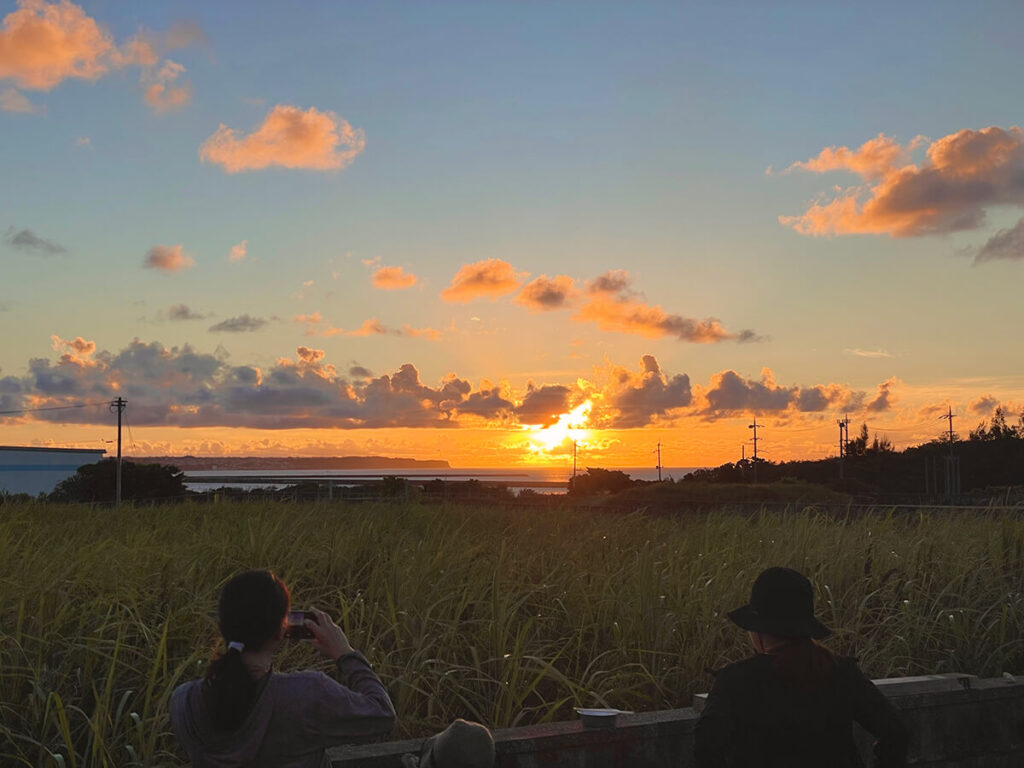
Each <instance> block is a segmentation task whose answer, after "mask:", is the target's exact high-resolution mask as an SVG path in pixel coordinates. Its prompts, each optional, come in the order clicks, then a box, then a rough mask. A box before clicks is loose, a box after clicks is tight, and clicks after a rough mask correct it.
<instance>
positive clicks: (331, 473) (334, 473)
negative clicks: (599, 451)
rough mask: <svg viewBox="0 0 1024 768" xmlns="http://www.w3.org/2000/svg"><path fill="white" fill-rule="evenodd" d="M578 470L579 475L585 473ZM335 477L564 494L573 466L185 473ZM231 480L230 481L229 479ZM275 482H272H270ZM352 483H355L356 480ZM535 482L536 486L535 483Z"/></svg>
mask: <svg viewBox="0 0 1024 768" xmlns="http://www.w3.org/2000/svg"><path fill="white" fill-rule="evenodd" d="M607 469H613V470H617V471H619V472H625V473H626V474H627V475H629V476H630V477H631V478H633V479H634V480H657V479H658V470H657V468H656V467H607ZM695 469H700V467H662V468H661V476H662V478H663V479H666V480H667V479H675V480H678V479H679V478H681V477H683V475H685V474H687V473H688V472H693V471H694V470H695ZM583 471H584V470H579V471H578V474H583ZM314 477H315V478H316V479H319V480H328V479H331V480H334V479H336V484H337V485H345V484H346V483H345V479H346V478H350V479H352V480H367V479H379V478H384V477H405V478H408V479H410V480H413V479H415V480H417V481H425V480H451V481H459V480H462V481H464V480H481V481H486V482H490V483H509V485H511V486H514V487H515V488H517V489H524V488H533V489H534V490H536V491H538V492H539V493H565V491H566V488H565V484H567V483H568V482H569V479H570V477H572V468H571V467H568V468H567V467H551V466H546V467H512V468H494V467H488V468H479V467H477V468H473V467H469V468H466V467H451V468H448V469H405V470H403V469H377V470H374V469H316V470H308V469H227V470H219V469H209V470H189V471H186V472H185V485H186V487H187V488H188V489H189V490H191V491H205V490H210V489H212V488H220V487H224V486H228V487H236V488H261V487H274V488H283V487H285V486H286V485H287V484H288V483H289V482H297V481H298V480H299V479H312V478H314ZM245 478H254V479H255V478H259V480H260V482H253V483H247V482H244V480H245ZM226 481H230V482H226ZM268 481H272V482H268ZM550 483H559V484H561V487H551V486H550V485H548V484H550ZM352 484H353V485H355V484H356V483H355V482H353V483H352ZM534 484H536V485H534Z"/></svg>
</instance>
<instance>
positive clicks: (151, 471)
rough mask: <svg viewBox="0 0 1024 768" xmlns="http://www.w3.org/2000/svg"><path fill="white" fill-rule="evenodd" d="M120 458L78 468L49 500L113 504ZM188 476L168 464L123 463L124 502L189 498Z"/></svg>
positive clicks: (122, 494)
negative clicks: (186, 483) (111, 502)
mask: <svg viewBox="0 0 1024 768" xmlns="http://www.w3.org/2000/svg"><path fill="white" fill-rule="evenodd" d="M116 478H117V459H103V460H102V461H98V462H96V463H95V464H86V465H85V466H84V467H79V468H78V471H77V472H75V474H73V475H72V476H71V477H69V478H68V479H67V480H63V481H61V482H60V483H58V484H57V487H56V488H54V489H53V493H51V494H50V495H49V497H48V499H49V501H85V502H93V501H99V502H110V501H114V500H115V497H116V485H117V479H116ZM187 493H188V491H187V490H186V488H185V475H184V473H182V472H181V471H180V470H179V469H178V468H177V467H172V466H169V465H166V464H135V463H133V462H131V461H122V463H121V499H122V500H124V501H128V500H136V501H143V500H146V501H149V500H155V499H180V498H183V497H184V496H186V495H187Z"/></svg>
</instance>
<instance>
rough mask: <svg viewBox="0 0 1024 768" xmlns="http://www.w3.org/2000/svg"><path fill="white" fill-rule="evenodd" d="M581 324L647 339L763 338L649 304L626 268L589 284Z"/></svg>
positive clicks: (577, 318)
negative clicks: (736, 331) (665, 337)
mask: <svg viewBox="0 0 1024 768" xmlns="http://www.w3.org/2000/svg"><path fill="white" fill-rule="evenodd" d="M573 320H575V321H576V322H580V323H596V324H597V327H598V328H600V329H601V330H603V331H617V332H619V333H632V334H636V335H639V336H644V337H647V338H652V339H653V338H661V337H663V336H675V337H676V338H677V339H679V340H680V341H690V342H695V343H698V344H709V343H713V342H719V341H727V340H736V341H759V340H761V337H759V336H758V335H757V334H755V333H754V332H753V331H751V330H745V331H741V332H739V333H732V332H730V331H727V330H726V329H725V328H723V327H722V324H721V323H720V322H719V321H718V320H716V319H715V318H713V317H709V318H706V319H704V320H694V319H693V318H689V317H683V316H682V315H675V314H668V313H667V312H665V310H663V309H662V308H661V307H660V306H658V305H656V304H655V305H649V304H646V303H644V302H643V301H641V300H640V299H639V298H638V295H637V294H636V292H635V291H632V290H631V289H630V288H629V276H628V275H627V274H626V272H624V271H623V270H614V271H611V272H607V273H605V274H603V275H601V276H599V277H597V278H595V279H594V280H592V281H590V282H589V283H587V301H586V303H585V304H584V305H583V306H582V307H580V309H579V310H578V311H577V312H576V314H575V315H573Z"/></svg>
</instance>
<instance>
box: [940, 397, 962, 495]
mask: <svg viewBox="0 0 1024 768" xmlns="http://www.w3.org/2000/svg"><path fill="white" fill-rule="evenodd" d="M940 418H943V419H946V420H948V421H949V458H947V459H946V493H947V495H948V496H949V497H950V498H953V497H954V496H955V495H957V494H959V493H960V463H959V462H958V461H957V458H956V455H955V454H954V452H953V444H954V441H953V419H954V418H955V416H954V415H953V406H951V405H950V406H947V407H946V415H945V416H941V417H940Z"/></svg>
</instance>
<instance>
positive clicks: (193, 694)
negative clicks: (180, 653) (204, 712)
mask: <svg viewBox="0 0 1024 768" xmlns="http://www.w3.org/2000/svg"><path fill="white" fill-rule="evenodd" d="M202 685H203V680H202V678H199V679H198V680H189V681H188V682H187V683H182V684H181V685H179V686H178V687H176V688H175V689H174V690H173V691H172V692H171V706H170V716H171V721H172V722H173V723H177V722H179V721H180V720H182V719H184V718H185V717H187V714H186V713H188V712H189V711H193V710H195V709H196V707H197V706H198V696H199V695H200V693H201V691H202Z"/></svg>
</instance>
